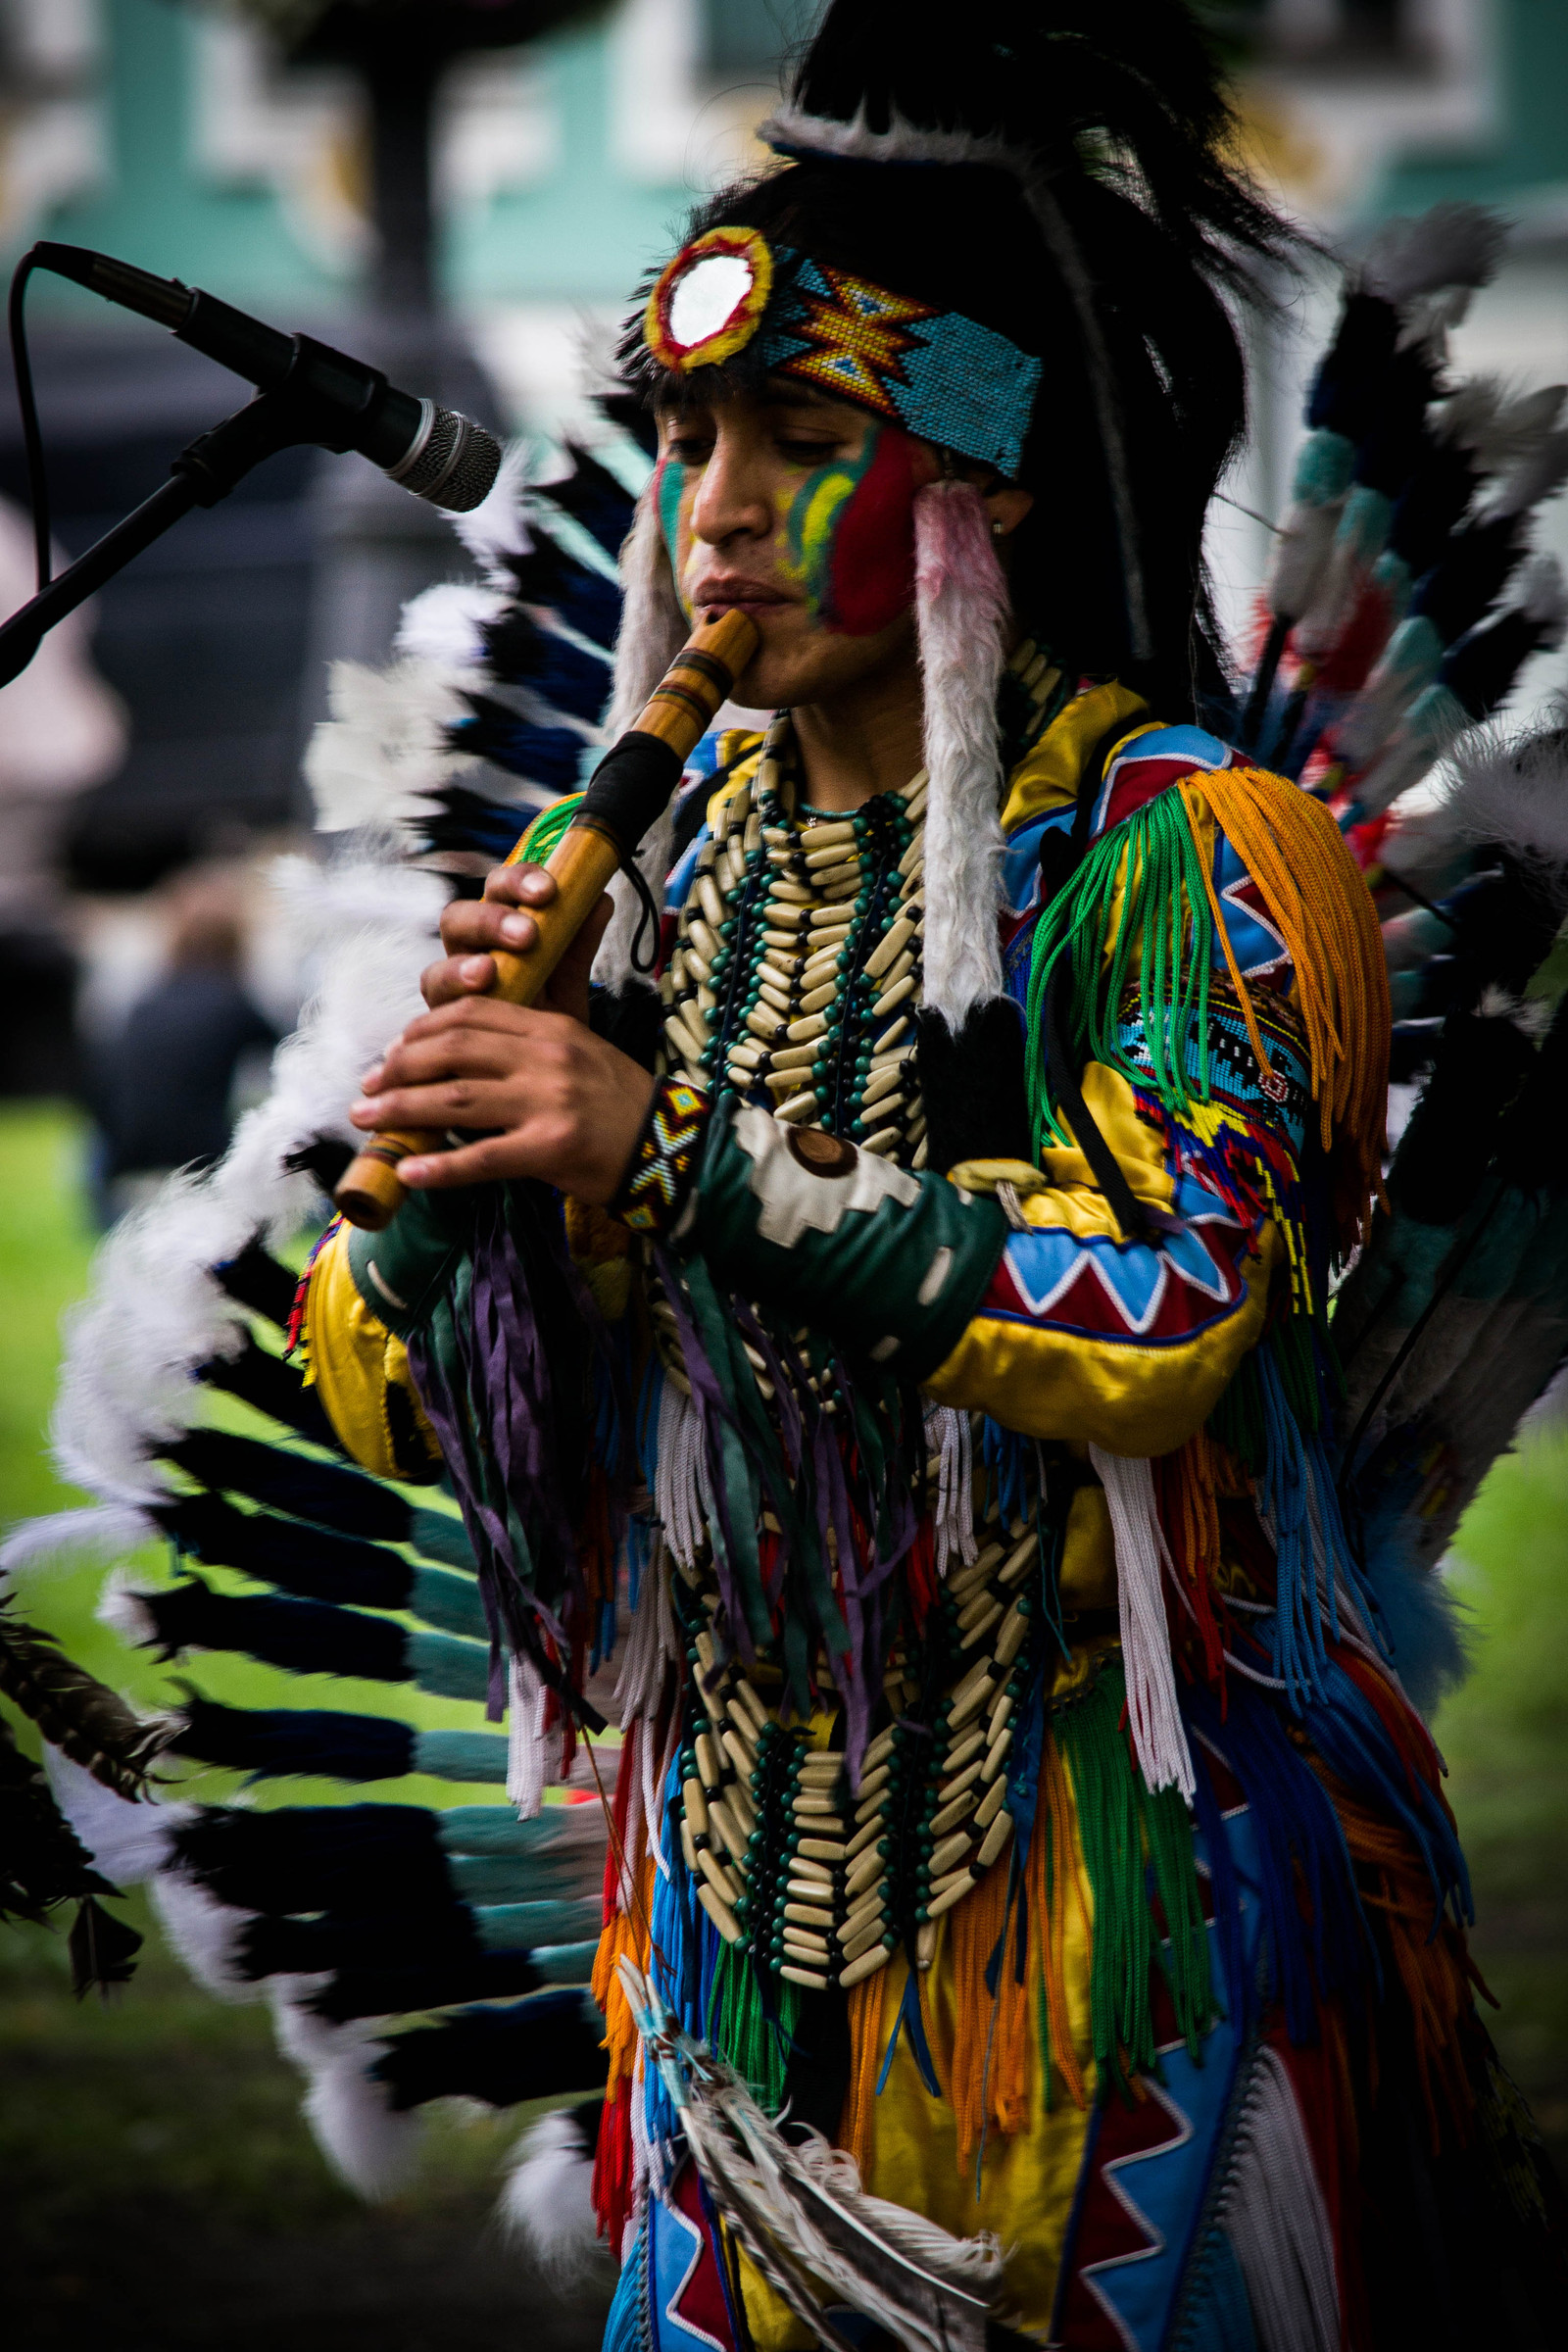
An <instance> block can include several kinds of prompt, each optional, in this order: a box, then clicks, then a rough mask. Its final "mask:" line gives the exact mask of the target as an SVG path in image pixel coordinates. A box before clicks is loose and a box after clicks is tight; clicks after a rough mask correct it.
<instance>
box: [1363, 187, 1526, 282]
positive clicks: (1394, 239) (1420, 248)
mask: <svg viewBox="0 0 1568 2352" xmlns="http://www.w3.org/2000/svg"><path fill="white" fill-rule="evenodd" d="M1507 238H1508V224H1507V222H1506V221H1504V220H1503V218H1502V216H1501V215H1500V214H1498V213H1495V212H1491V211H1489V210H1488V208H1487V207H1486V206H1485V205H1480V204H1454V203H1448V204H1435V205H1433V206H1432V208H1431V210H1430V211H1429V212H1425V213H1422V214H1420V215H1419V216H1418V217H1417V218H1416V219H1415V220H1410V219H1407V218H1403V217H1401V218H1400V219H1397V220H1394V221H1386V222H1385V223H1384V225H1383V226H1382V227H1381V228H1380V229H1379V230H1378V233H1377V235H1376V236H1375V237H1374V238H1373V240H1372V243H1371V244H1370V245H1369V246H1368V248H1367V250H1366V253H1365V255H1364V256H1363V257H1362V262H1361V268H1360V271H1359V276H1360V282H1361V285H1362V286H1363V287H1364V288H1365V290H1366V291H1367V293H1369V294H1376V295H1379V296H1380V297H1381V298H1382V300H1383V301H1385V302H1392V303H1397V304H1398V303H1406V302H1410V301H1412V300H1413V299H1414V298H1415V297H1416V296H1417V295H1421V294H1432V293H1436V292H1438V291H1439V290H1440V289H1441V288H1444V287H1447V286H1465V287H1475V286H1484V285H1486V284H1487V283H1488V282H1489V281H1490V279H1491V278H1493V277H1494V276H1495V273H1496V269H1497V264H1498V262H1499V261H1500V260H1501V259H1502V249H1503V247H1504V245H1505V244H1506V242H1507Z"/></svg>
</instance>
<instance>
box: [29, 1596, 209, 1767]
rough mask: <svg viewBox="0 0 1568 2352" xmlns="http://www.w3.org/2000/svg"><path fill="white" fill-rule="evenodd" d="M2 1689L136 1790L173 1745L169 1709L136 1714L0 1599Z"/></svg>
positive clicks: (80, 1756)
mask: <svg viewBox="0 0 1568 2352" xmlns="http://www.w3.org/2000/svg"><path fill="white" fill-rule="evenodd" d="M0 1691H4V1692H5V1694H6V1696H7V1697H8V1698H9V1699H11V1700H13V1701H14V1702H15V1704H16V1705H17V1706H19V1707H20V1708H21V1709H22V1711H23V1713H24V1714H25V1715H28V1716H30V1717H31V1719H32V1721H33V1722H34V1723H36V1724H37V1726H38V1729H39V1730H40V1731H41V1732H42V1734H43V1736H44V1738H45V1740H49V1741H51V1742H52V1743H53V1744H54V1745H56V1746H58V1747H60V1748H63V1749H64V1750H65V1752H66V1754H67V1755H68V1756H70V1757H71V1758H73V1760H74V1762H75V1763H76V1764H78V1765H81V1766H83V1767H84V1768H85V1770H86V1772H87V1773H89V1774H91V1776H92V1777H93V1778H94V1779H95V1780H98V1781H101V1782H102V1783H103V1785H104V1787H105V1788H106V1789H117V1790H118V1791H119V1792H120V1793H121V1794H122V1795H123V1796H127V1797H129V1796H134V1795H136V1794H138V1793H139V1792H140V1790H141V1789H143V1787H144V1786H145V1784H146V1780H147V1775H148V1772H149V1771H150V1769H151V1767H152V1764H153V1761H154V1759H155V1758H156V1757H157V1755H158V1754H159V1752H160V1751H161V1750H162V1749H163V1748H165V1747H167V1746H168V1745H169V1742H170V1740H171V1739H172V1736H173V1733H174V1729H175V1725H174V1721H173V1718H172V1717H170V1716H167V1715H159V1716H154V1717H153V1718H152V1719H151V1720H149V1719H147V1718H145V1717H143V1716H140V1715H138V1714H136V1713H135V1712H134V1711H133V1709H131V1708H130V1707H127V1706H126V1704H125V1702H124V1700H123V1698H120V1697H118V1696H117V1695H116V1693H115V1692H114V1691H111V1690H109V1689H108V1688H107V1687H106V1685H104V1684H103V1683H100V1682H98V1681H96V1680H95V1679H94V1677H93V1676H92V1675H90V1674H87V1673H85V1672H84V1671H83V1669H82V1668H81V1667H79V1666H74V1665H73V1664H72V1662H71V1660H70V1659H69V1658H68V1657H67V1656H66V1655H65V1653H64V1652H63V1650H62V1649H61V1648H60V1646H59V1643H58V1642H56V1641H55V1638H54V1636H53V1635H52V1634H46V1633H41V1632H40V1631H39V1630H38V1628H37V1627H36V1626H31V1625H26V1624H24V1622H23V1620H22V1619H21V1618H20V1617H17V1616H15V1615H13V1613H12V1610H11V1606H10V1604H9V1602H0Z"/></svg>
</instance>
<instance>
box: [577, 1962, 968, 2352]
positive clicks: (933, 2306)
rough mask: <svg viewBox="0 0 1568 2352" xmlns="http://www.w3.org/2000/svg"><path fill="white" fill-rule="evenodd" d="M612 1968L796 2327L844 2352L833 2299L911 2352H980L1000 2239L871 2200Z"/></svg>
mask: <svg viewBox="0 0 1568 2352" xmlns="http://www.w3.org/2000/svg"><path fill="white" fill-rule="evenodd" d="M618 1966H619V1971H620V1977H621V1982H622V1985H623V1986H624V1989H625V1992H626V1997H627V2000H628V2001H629V2003H630V2005H631V2010H632V2014H633V2016H634V2017H635V2018H636V2020H637V2023H638V2027H639V2030H640V2032H641V2034H642V2036H643V2042H644V2046H645V2050H646V2055H647V2060H648V2063H649V2064H651V2065H657V2066H658V2067H659V2069H660V2072H661V2074H662V2078H663V2081H664V2084H665V2087H666V2088H667V2089H668V2091H669V2093H670V2096H671V2098H672V2099H673V2101H674V2104H675V2107H676V2110H677V2113H678V2115H679V2119H680V2123H681V2125H682V2128H683V2129H684V2131H685V2133H686V2139H687V2144H688V2146H689V2147H690V2148H691V2151H692V2153H693V2155H694V2156H695V2158H696V2160H697V2165H698V2169H699V2171H700V2172H701V2174H702V2177H703V2182H704V2185H705V2186H706V2188H707V2189H708V2192H709V2194H710V2195H711V2198H712V2200H713V2202H714V2204H715V2205H716V2206H717V2207H718V2210H719V2212H720V2213H721V2214H722V2215H723V2217H724V2219H725V2220H726V2221H727V2222H728V2223H729V2225H730V2227H731V2229H733V2230H734V2231H735V2233H736V2235H737V2236H738V2237H739V2239H740V2241H741V2243H742V2245H743V2246H744V2247H745V2249H746V2251H747V2253H748V2254H749V2255H750V2257H751V2259H752V2261H753V2262H754V2263H756V2264H757V2266H758V2268H759V2269H760V2271H761V2273H762V2276H763V2278H766V2279H767V2280H768V2282H769V2284H770V2285H771V2286H773V2287H774V2289H775V2290H776V2291H777V2292H778V2293H780V2294H781V2295H782V2296H783V2298H784V2300H785V2301H786V2303H788V2304H789V2306H790V2308H791V2310H792V2311H794V2313H795V2314H796V2316H797V2318H799V2319H801V2320H803V2321H805V2323H806V2325H807V2326H808V2327H812V2328H814V2329H815V2330H816V2333H817V2336H818V2338H819V2339H820V2341H821V2342H823V2343H824V2344H826V2345H829V2346H833V2347H839V2348H840V2352H842V2348H843V2347H844V2345H845V2340H846V2339H845V2337H844V2335H843V2333H842V2332H841V2331H840V2330H839V2329H838V2328H837V2327H834V2325H833V2323H832V2321H831V2319H830V2318H829V2317H828V2313H827V2310H826V2308H825V2298H824V2295H823V2289H824V2288H827V2289H829V2290H831V2293H832V2297H833V2299H834V2300H835V2301H842V2302H845V2303H848V2304H849V2305H850V2307H851V2309H852V2310H854V2311H856V2312H858V2313H859V2314H861V2315H862V2317H864V2318H866V2319H869V2320H870V2321H872V2322H873V2323H874V2324H875V2325H876V2326H877V2327H882V2328H884V2329H885V2330H886V2331H887V2333H888V2334H889V2335H890V2336H892V2337H893V2338H894V2340H895V2341H897V2342H898V2343H900V2344H903V2345H905V2346H907V2347H908V2348H909V2352H980V2348H981V2347H982V2346H983V2344H984V2342H985V2329H986V2315H987V2313H988V2311H989V2310H990V2309H991V2308H992V2307H993V2305H994V2304H995V2303H996V2301H997V2299H998V2298H999V2296H1000V2294H1001V2292H1002V2288H1003V2255H1002V2249H1001V2246H1000V2245H999V2244H998V2242H997V2240H996V2238H995V2237H994V2236H992V2235H991V2234H990V2232H989V2231H981V2232H980V2233H979V2235H977V2236H975V2237H970V2238H956V2237H953V2236H951V2235H950V2234H949V2233H948V2231H947V2230H945V2229H939V2228H938V2227H937V2225H936V2224H935V2223H933V2222H928V2221H926V2220H924V2219H923V2218H922V2217H921V2216H920V2215H918V2214H915V2213H911V2212H909V2211H908V2210H907V2209H906V2208H905V2207H903V2206H899V2205H892V2204H889V2203H887V2202H885V2201H884V2200H883V2199H881V2198H878V2197H871V2196H867V2195H866V2193H865V2191H864V2190H863V2189H862V2188H861V2186H860V2182H859V2175H858V2170H857V2168H856V2165H855V2161H854V2159H853V2157H851V2156H849V2155H847V2154H846V2153H845V2152H844V2151H843V2150H842V2149H838V2148H833V2147H830V2146H829V2144H828V2143H827V2141H826V2140H824V2139H823V2138H821V2136H820V2135H819V2134H818V2133H816V2132H813V2131H803V2132H801V2133H799V2134H798V2136H797V2137H796V2138H795V2139H794V2140H786V2139H785V2138H784V2136H783V2134H782V2133H781V2132H780V2131H778V2129H777V2128H776V2126H774V2125H772V2124H770V2123H769V2122H768V2121H767V2119H766V2117H765V2116H764V2115H763V2114H762V2111H761V2109H760V2107H759V2106H758V2105H757V2103H756V2101H755V2100H754V2099H753V2098H752V2096H751V2094H750V2092H749V2091H748V2090H747V2089H746V2087H745V2085H744V2084H743V2083H742V2082H740V2080H739V2078H738V2077H737V2076H736V2075H735V2073H734V2072H733V2070H732V2069H731V2068H730V2067H729V2066H727V2065H726V2064H725V2062H724V2061H723V2060H722V2059H721V2058H718V2057H715V2056H714V2054H713V2053H712V2052H711V2050H709V2049H708V2048H707V2047H706V2046H705V2045H702V2044H699V2043H697V2042H694V2041H693V2040H692V2039H691V2038H690V2036H689V2035H687V2034H682V2033H681V2032H680V2031H679V2030H678V2028H677V2026H676V2022H675V2019H674V2017H673V2016H672V2015H671V2014H670V2013H669V2012H668V2011H667V2010H664V2009H662V2007H661V2009H659V2010H657V2011H656V2009H655V2008H654V2006H653V2001H652V1998H651V1996H650V1993H649V1989H648V1986H647V1984H646V1983H645V1981H644V1979H643V1978H642V1976H641V1974H640V1973H639V1971H638V1970H637V1969H636V1968H635V1967H634V1966H633V1965H632V1963H631V1962H630V1961H629V1960H628V1959H625V1958H622V1959H621V1960H620V1962H619V1963H618Z"/></svg>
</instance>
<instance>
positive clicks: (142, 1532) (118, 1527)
mask: <svg viewBox="0 0 1568 2352" xmlns="http://www.w3.org/2000/svg"><path fill="white" fill-rule="evenodd" d="M156 1535H157V1528H156V1526H155V1524H154V1522H153V1521H152V1520H151V1519H149V1518H148V1517H147V1516H146V1514H145V1513H144V1512H142V1511H138V1510H133V1509H131V1508H129V1507H128V1506H127V1505H124V1504H115V1503H87V1504H84V1505H83V1506H81V1507H80V1508H78V1509H76V1510H73V1511H51V1512H49V1513H48V1514H47V1516H45V1517H43V1518H39V1519H24V1520H22V1521H20V1522H19V1523H18V1525H17V1526H15V1527H14V1528H13V1529H12V1530H11V1532H10V1534H9V1535H8V1536H7V1537H6V1539H5V1542H4V1543H3V1544H0V1577H6V1576H16V1575H19V1574H21V1573H25V1571H26V1570H28V1569H30V1568H53V1567H58V1566H63V1565H64V1564H65V1563H66V1562H67V1561H80V1560H93V1561H96V1562H99V1563H100V1564H102V1565H105V1566H108V1565H110V1564H112V1563H113V1562H115V1561H117V1560H120V1559H122V1558H123V1556H124V1554H125V1553H126V1552H127V1551H139V1550H140V1548H141V1546H142V1545H143V1544H145V1543H146V1542H147V1540H148V1538H149V1537H154V1538H156Z"/></svg>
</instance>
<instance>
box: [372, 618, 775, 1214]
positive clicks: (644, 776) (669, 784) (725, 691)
mask: <svg viewBox="0 0 1568 2352" xmlns="http://www.w3.org/2000/svg"><path fill="white" fill-rule="evenodd" d="M757 644H758V629H757V623H756V622H755V621H754V620H753V619H752V618H751V616H750V614H749V613H722V614H721V615H720V616H719V618H718V619H717V620H713V621H705V622H704V623H703V624H702V625H701V626H700V627H699V628H697V629H694V630H693V632H692V634H691V636H690V638H689V639H688V640H687V642H686V644H685V645H684V646H683V647H682V648H681V651H680V652H679V653H678V654H677V655H676V657H675V659H674V661H673V662H671V664H670V666H669V668H668V669H667V670H666V671H665V673H664V676H663V678H662V680H661V682H660V684H659V685H658V686H657V687H656V688H655V690H654V693H653V695H652V697H651V698H650V700H649V703H648V707H647V709H646V710H645V711H643V713H642V716H641V717H640V718H639V719H638V721H637V724H636V725H635V727H632V728H630V729H629V730H628V731H627V733H626V734H624V735H622V736H621V738H620V739H619V741H618V742H617V743H615V744H613V745H612V747H611V749H610V750H609V751H608V752H607V753H606V755H605V757H604V759H603V760H601V761H600V763H599V765H598V767H597V768H596V769H595V770H594V774H593V778H592V780H591V782H590V783H589V786H588V789H587V791H586V792H585V794H584V795H583V800H582V806H581V808H580V809H578V810H577V812H576V814H575V815H574V816H573V818H572V820H571V822H570V824H569V825H568V826H567V827H566V830H565V832H564V834H563V835H562V837H561V839H560V841H559V842H558V843H557V844H556V847H555V848H554V849H553V850H552V851H551V853H550V856H549V858H547V859H546V860H545V871H546V872H547V873H549V874H553V875H554V876H555V880H556V896H555V898H554V899H553V900H552V901H551V903H550V905H549V906H548V907H537V908H533V907H530V908H529V909H528V911H529V912H530V913H531V914H532V915H533V919H534V922H535V924H536V926H537V928H538V937H537V939H536V940H535V942H534V945H533V946H532V947H531V948H526V949H523V950H521V951H519V952H517V953H515V954H514V953H510V952H508V951H506V950H503V949H493V950H492V951H491V953H492V955H493V956H494V959H495V966H496V979H495V985H494V987H493V988H492V990H491V991H490V994H491V995H492V996H497V997H501V998H503V999H504V1000H505V1002H506V1003H507V1004H509V1005H532V1004H533V1003H534V1002H535V1001H536V999H537V998H538V997H539V996H540V995H541V994H542V993H543V990H544V986H545V983H546V981H547V980H548V979H549V978H550V975H551V973H552V972H553V971H554V970H555V968H556V966H557V964H558V963H559V962H560V961H561V958H562V956H564V954H565V952H566V950H567V948H568V947H569V946H570V945H571V943H572V941H573V940H574V939H575V938H576V936H577V933H578V932H579V931H580V930H581V928H582V926H583V924H584V923H585V922H586V921H587V919H588V917H589V915H590V914H591V913H592V912H593V910H594V908H595V907H597V906H598V904H599V901H600V899H601V897H602V896H603V894H604V891H605V888H606V886H607V884H608V883H609V882H610V880H611V878H612V877H613V874H614V873H615V872H616V870H617V869H618V868H619V867H620V866H621V865H622V864H623V863H624V862H625V861H626V860H627V859H628V858H632V857H634V856H635V855H636V851H637V845H638V843H639V842H640V841H641V840H642V837H643V835H644V834H645V833H646V832H647V831H648V828H649V827H650V825H652V824H653V823H654V822H655V821H656V820H657V818H658V817H659V816H660V814H661V813H662V810H663V809H664V808H665V807H666V806H667V805H668V801H669V796H670V794H671V793H672V792H673V791H674V789H675V786H676V784H677V782H678V781H679V779H680V772H681V769H682V768H683V767H684V766H685V764H686V761H687V760H689V759H690V757H691V755H692V752H693V751H694V749H695V748H696V746H697V744H698V743H699V741H700V740H701V738H702V737H703V735H704V734H706V732H707V730H708V728H709V727H710V726H711V724H712V720H713V715H714V713H715V711H717V710H718V707H719V705H720V704H721V703H722V702H723V701H724V700H725V699H726V697H727V696H728V695H729V694H730V693H732V692H733V690H734V685H735V680H736V679H737V678H738V677H739V676H740V674H741V672H742V670H743V669H744V668H745V667H746V664H747V663H748V662H750V660H751V658H752V656H753V654H754V653H755V652H756V651H757ZM526 838H527V837H526V835H524V836H523V839H524V840H525V839H526ZM521 850H522V841H521V840H519V841H518V842H517V844H516V845H515V848H514V850H513V852H512V857H511V858H508V860H507V862H508V863H509V864H510V863H511V862H512V859H513V858H517V857H518V856H519V854H520V852H521ZM445 1141H446V1138H445V1137H444V1136H443V1135H440V1134H437V1133H434V1132H429V1131H419V1130H410V1129H404V1130H401V1131H399V1130H394V1129H389V1130H388V1131H387V1132H385V1133H380V1134H376V1135H372V1136H371V1137H369V1139H368V1141H367V1143H366V1144H365V1145H364V1146H363V1148H362V1149H361V1151H360V1152H358V1153H357V1155H356V1156H355V1158H354V1159H353V1160H352V1161H351V1162H350V1163H349V1166H348V1168H347V1170H346V1171H345V1173H344V1176H343V1180H342V1182H341V1183H340V1184H339V1186H338V1188H337V1193H336V1201H337V1205H338V1207H339V1208H340V1209H341V1210H342V1212H343V1214H344V1216H345V1217H347V1219H348V1221H349V1223H350V1224H351V1225H359V1226H363V1227H364V1229H365V1230H366V1231H367V1232H368V1233H379V1232H380V1231H381V1230H382V1228H383V1227H384V1226H386V1225H389V1224H390V1223H391V1222H392V1219H393V1218H394V1217H395V1216H396V1215H397V1213H398V1210H399V1209H400V1208H401V1207H402V1205H403V1203H404V1201H406V1200H407V1199H408V1191H407V1188H406V1187H405V1185H404V1183H403V1181H402V1179H401V1177H400V1176H399V1175H398V1168H399V1166H400V1164H401V1163H402V1161H404V1160H405V1159H407V1158H409V1157H410V1156H411V1154H412V1153H414V1152H439V1151H440V1150H441V1149H442V1148H443V1146H444V1144H445Z"/></svg>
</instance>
